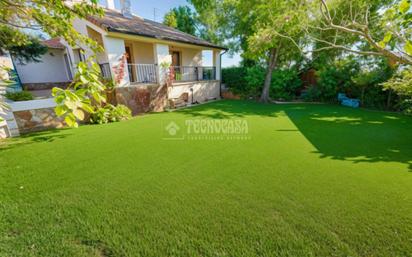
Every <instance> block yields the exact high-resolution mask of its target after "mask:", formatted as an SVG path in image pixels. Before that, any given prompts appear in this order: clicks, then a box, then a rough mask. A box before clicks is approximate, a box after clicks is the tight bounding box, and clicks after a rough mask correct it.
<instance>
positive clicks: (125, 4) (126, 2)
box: [120, 0, 133, 18]
mask: <svg viewBox="0 0 412 257" xmlns="http://www.w3.org/2000/svg"><path fill="white" fill-rule="evenodd" d="M120 5H121V6H122V14H123V16H124V17H126V18H132V17H133V15H132V11H131V10H130V7H131V4H130V0H120Z"/></svg>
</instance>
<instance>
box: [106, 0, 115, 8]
mask: <svg viewBox="0 0 412 257" xmlns="http://www.w3.org/2000/svg"><path fill="white" fill-rule="evenodd" d="M106 1H107V9H110V10H116V7H115V6H114V0H106Z"/></svg>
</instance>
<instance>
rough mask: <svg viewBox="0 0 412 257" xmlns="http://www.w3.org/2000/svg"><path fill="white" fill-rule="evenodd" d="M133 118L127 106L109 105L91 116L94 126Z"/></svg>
mask: <svg viewBox="0 0 412 257" xmlns="http://www.w3.org/2000/svg"><path fill="white" fill-rule="evenodd" d="M131 117H132V112H131V111H130V109H129V108H128V107H127V106H124V105H121V104H119V105H117V106H114V105H112V104H108V105H106V106H104V107H102V108H99V109H97V110H96V111H95V112H94V113H92V114H91V117H90V122H91V123H94V124H105V123H109V122H118V121H123V120H128V119H130V118H131Z"/></svg>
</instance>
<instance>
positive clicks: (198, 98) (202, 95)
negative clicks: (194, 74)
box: [169, 80, 220, 103]
mask: <svg viewBox="0 0 412 257" xmlns="http://www.w3.org/2000/svg"><path fill="white" fill-rule="evenodd" d="M185 93H187V94H188V95H189V102H192V101H193V102H198V103H203V102H207V101H209V100H212V99H219V98H220V82H219V81H217V80H210V81H188V82H175V83H173V85H172V86H171V87H170V89H169V98H179V97H180V96H181V95H183V94H185Z"/></svg>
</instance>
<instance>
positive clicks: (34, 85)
mask: <svg viewBox="0 0 412 257" xmlns="http://www.w3.org/2000/svg"><path fill="white" fill-rule="evenodd" d="M121 6H122V8H121V10H116V9H115V7H114V0H107V6H106V7H105V8H104V10H105V15H104V16H103V17H89V18H88V19H85V20H83V19H81V20H80V19H77V20H75V21H74V24H73V25H74V27H75V29H76V30H77V31H79V32H80V33H82V34H84V35H86V36H88V37H90V38H93V39H94V40H95V41H96V42H97V43H98V44H99V45H100V46H101V47H102V48H103V52H101V53H99V54H98V55H97V57H96V59H97V60H96V61H97V63H98V64H99V65H100V68H101V71H102V74H103V76H104V77H106V78H118V76H119V74H118V70H119V69H120V67H121V66H124V67H127V68H126V69H124V74H123V76H122V78H118V79H119V82H120V83H119V88H118V89H117V90H116V98H117V100H118V102H120V103H123V104H126V105H128V106H129V107H130V108H131V109H132V110H133V113H134V114H137V113H139V112H144V111H151V110H153V109H156V106H155V105H158V103H154V102H156V97H158V95H159V90H160V89H159V88H157V87H159V86H161V85H162V84H164V83H163V82H164V81H162V80H164V79H165V78H166V75H165V74H166V73H168V72H169V73H172V74H173V75H172V79H173V83H172V87H171V88H169V89H168V90H169V91H168V93H167V98H169V99H173V98H179V97H180V96H182V95H183V94H186V96H187V95H189V99H190V101H193V102H203V101H207V100H209V99H212V98H219V97H220V84H221V83H220V80H221V63H220V61H221V54H223V53H224V51H225V50H226V48H224V47H221V46H218V45H215V44H212V43H210V42H207V41H205V40H202V39H200V38H197V37H194V36H192V35H189V34H186V33H183V32H181V31H179V30H176V29H173V28H170V27H167V26H165V25H163V24H161V23H157V22H154V21H151V20H147V19H143V18H141V17H139V16H136V15H133V14H132V13H131V12H130V0H123V1H121ZM45 44H46V45H47V46H48V47H49V51H48V53H47V54H45V55H44V56H43V60H42V61H43V62H41V63H30V64H27V65H19V64H17V63H16V66H17V71H18V74H19V75H20V79H21V81H22V83H23V85H24V86H26V87H28V88H29V89H32V90H33V89H44V88H45V87H49V86H53V84H60V83H63V84H64V83H67V82H68V81H70V80H71V79H72V78H73V74H75V66H76V63H78V62H79V61H81V60H84V59H85V58H88V57H89V56H91V54H92V53H91V52H90V51H89V50H88V49H87V47H82V46H79V47H77V48H72V47H69V46H68V45H67V44H66V43H65V42H64V41H62V40H59V39H53V40H49V41H46V42H45ZM205 50H209V51H211V52H212V53H213V54H212V55H213V65H212V66H208V67H206V66H203V63H202V52H203V51H205ZM82 52H84V55H83V54H82ZM122 63H123V64H122ZM167 65H170V68H164V67H165V66H167ZM160 95H161V94H160Z"/></svg>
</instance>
